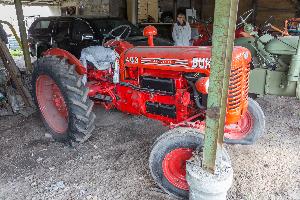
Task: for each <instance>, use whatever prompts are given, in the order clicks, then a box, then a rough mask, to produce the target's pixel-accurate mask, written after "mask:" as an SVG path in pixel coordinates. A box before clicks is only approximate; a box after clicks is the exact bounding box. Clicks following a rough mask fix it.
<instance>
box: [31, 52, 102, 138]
mask: <svg viewBox="0 0 300 200" xmlns="http://www.w3.org/2000/svg"><path fill="white" fill-rule="evenodd" d="M32 87H33V96H34V99H35V102H36V104H37V107H38V108H39V111H40V113H41V115H42V118H43V122H44V124H45V126H46V127H47V129H48V130H49V131H50V133H51V135H52V137H53V139H55V140H58V141H68V140H75V141H77V142H84V141H85V140H87V139H88V138H89V137H90V136H91V133H92V131H93V130H94V128H95V125H94V121H95V118H96V116H95V114H94V113H93V111H92V108H93V105H94V102H92V101H91V100H90V99H89V98H88V91H89V90H88V88H86V87H85V86H84V84H83V83H82V76H80V75H79V74H77V72H76V71H75V66H74V65H70V64H69V63H68V61H67V60H66V59H61V58H59V57H56V56H45V57H42V58H40V59H38V60H37V62H36V63H35V67H34V71H33V75H32Z"/></svg>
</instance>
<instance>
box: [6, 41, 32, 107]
mask: <svg viewBox="0 0 300 200" xmlns="http://www.w3.org/2000/svg"><path fill="white" fill-rule="evenodd" d="M0 57H1V59H2V61H3V64H4V67H5V68H6V70H7V71H8V73H9V76H10V77H11V79H12V80H13V82H14V84H15V85H16V88H17V91H18V93H19V94H20V95H21V97H22V99H23V101H24V103H25V105H26V106H29V107H34V103H33V101H32V97H31V95H30V93H29V91H28V90H27V88H25V87H24V85H23V81H22V78H21V73H20V70H19V68H18V67H17V65H16V63H15V61H14V59H13V58H12V56H11V55H10V53H9V50H8V48H7V46H6V44H5V43H4V42H3V41H2V40H1V39H0Z"/></svg>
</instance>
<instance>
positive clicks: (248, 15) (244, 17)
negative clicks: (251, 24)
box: [236, 9, 254, 28]
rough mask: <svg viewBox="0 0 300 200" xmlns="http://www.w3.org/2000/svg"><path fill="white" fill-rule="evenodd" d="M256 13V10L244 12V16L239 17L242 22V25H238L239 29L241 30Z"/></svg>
mask: <svg viewBox="0 0 300 200" xmlns="http://www.w3.org/2000/svg"><path fill="white" fill-rule="evenodd" d="M253 12H254V9H251V10H248V11H246V12H244V14H242V15H241V16H240V17H239V20H240V21H241V22H240V23H238V24H237V26H236V27H237V28H239V27H240V26H241V25H243V24H245V23H246V21H247V19H248V18H249V17H250V16H251V15H252V14H253Z"/></svg>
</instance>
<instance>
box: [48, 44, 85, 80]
mask: <svg viewBox="0 0 300 200" xmlns="http://www.w3.org/2000/svg"><path fill="white" fill-rule="evenodd" d="M47 55H49V56H59V57H63V58H66V59H67V60H68V61H69V63H70V64H72V65H75V70H76V72H77V73H78V74H80V75H83V74H86V73H87V71H86V68H85V67H84V66H83V65H82V64H81V62H80V61H79V60H78V59H77V58H76V57H75V56H74V55H73V54H71V53H70V52H68V51H66V50H63V49H60V48H51V49H48V50H47V51H45V52H44V53H43V56H47Z"/></svg>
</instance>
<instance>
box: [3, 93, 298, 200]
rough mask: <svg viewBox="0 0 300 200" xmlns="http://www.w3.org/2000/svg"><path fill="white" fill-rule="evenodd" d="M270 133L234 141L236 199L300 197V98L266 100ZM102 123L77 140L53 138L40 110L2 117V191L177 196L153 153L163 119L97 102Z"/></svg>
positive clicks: (11, 194) (9, 194) (29, 195)
mask: <svg viewBox="0 0 300 200" xmlns="http://www.w3.org/2000/svg"><path fill="white" fill-rule="evenodd" d="M258 102H259V104H260V105H261V106H262V108H263V110H264V112H265V114H266V120H267V121H266V131H265V135H264V136H263V137H262V138H261V139H260V140H259V141H258V142H257V143H256V144H255V145H252V146H241V145H235V146H229V145H226V148H227V150H228V152H229V154H230V157H231V160H232V164H233V168H234V183H233V186H232V188H231V190H230V192H229V195H228V198H229V199H245V200H250V199H255V200H256V199H263V200H265V199H272V200H273V199H274V200H275V199H300V137H299V133H300V124H299V121H300V103H299V101H297V100H296V99H294V98H280V97H264V98H261V99H259V100H258ZM95 112H96V114H97V120H96V126H97V127H96V130H95V132H94V135H93V136H92V138H91V139H90V140H89V141H88V142H86V143H84V144H81V145H78V146H76V148H71V147H69V146H67V145H64V144H61V143H55V142H51V141H49V140H48V139H46V138H45V137H44V135H45V133H46V130H45V128H44V126H43V124H42V122H41V119H40V117H39V116H38V115H37V114H34V115H33V116H31V117H29V118H24V117H22V116H12V117H2V118H0V157H1V159H0V199H1V200H6V199H7V200H8V199H13V200H16V199H55V200H56V199H101V200H102V199H128V200H129V199H130V200H131V199H145V200H146V199H147V200H152V199H153V200H163V199H166V200H171V199H173V198H171V197H169V196H168V195H167V194H165V193H163V192H162V191H161V190H160V189H159V188H158V187H157V186H156V184H155V183H154V182H153V180H152V178H151V176H150V173H149V170H148V156H149V153H150V149H151V145H152V143H153V142H154V140H155V138H156V137H158V136H159V135H160V134H162V133H163V132H164V131H166V130H167V129H166V127H163V126H162V125H161V124H160V123H159V122H156V121H153V120H149V119H146V118H144V117H136V116H130V115H127V114H123V113H120V112H118V111H105V110H104V109H102V108H100V107H96V108H95Z"/></svg>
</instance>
